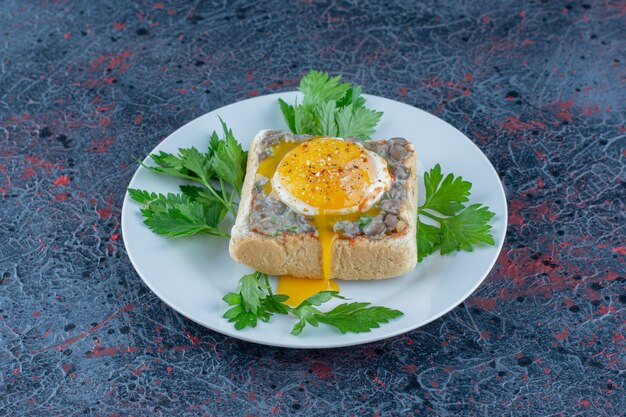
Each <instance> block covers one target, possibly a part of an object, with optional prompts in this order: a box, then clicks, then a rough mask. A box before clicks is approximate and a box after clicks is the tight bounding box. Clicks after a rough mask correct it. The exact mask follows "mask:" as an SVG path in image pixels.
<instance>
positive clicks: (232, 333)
mask: <svg viewBox="0 0 626 417" xmlns="http://www.w3.org/2000/svg"><path fill="white" fill-rule="evenodd" d="M298 94H301V93H300V92H299V91H295V90H291V91H283V92H278V93H272V94H265V95H260V96H256V97H251V98H247V99H244V100H239V101H236V102H233V103H229V104H227V105H225V106H221V107H218V108H215V109H213V110H210V111H208V112H205V113H203V114H201V115H200V116H197V117H195V118H193V119H191V120H189V121H188V122H187V123H185V124H183V125H182V126H180V127H179V128H177V129H176V130H174V131H172V132H171V133H170V134H168V135H167V136H166V137H165V138H164V139H163V140H162V141H160V142H159V143H158V144H157V145H155V146H154V147H153V148H152V150H151V151H150V152H149V153H148V154H147V155H146V156H145V158H144V159H143V160H142V162H143V163H145V162H147V161H148V158H149V157H150V155H151V154H152V153H153V152H154V150H155V149H156V148H158V147H159V146H160V145H161V144H163V143H164V142H166V141H167V140H168V139H169V138H170V137H171V136H172V135H174V134H176V133H177V132H178V131H179V130H181V129H183V128H185V127H186V126H187V125H189V124H190V123H193V122H195V121H196V120H197V119H199V118H202V117H205V116H206V115H208V114H210V113H213V112H217V111H220V110H222V109H226V108H229V107H232V106H235V105H238V104H241V103H244V102H249V101H255V100H259V99H261V98H271V97H282V96H285V95H296V96H297V95H298ZM363 97H364V98H365V99H369V98H376V99H383V100H389V101H393V102H395V103H399V104H401V105H403V106H409V107H411V108H412V109H413V110H415V111H419V112H424V113H427V114H428V115H429V116H432V117H435V118H436V119H437V120H439V121H440V122H443V123H445V124H446V125H448V126H449V127H451V128H453V129H454V130H456V131H458V132H459V133H460V134H461V135H463V136H464V137H465V139H467V140H468V141H469V142H470V144H471V145H472V146H473V147H474V148H475V149H476V150H477V151H478V153H479V154H480V156H481V157H482V158H483V160H484V162H486V163H487V166H488V167H489V169H490V170H491V172H492V174H493V175H494V176H495V178H497V179H498V184H499V186H500V187H499V191H500V192H499V193H498V194H499V197H500V199H501V200H502V201H501V203H502V204H503V207H504V212H503V213H502V219H503V227H502V230H501V231H500V235H499V236H498V237H499V239H495V240H496V242H498V241H499V242H500V243H499V245H497V251H496V255H495V256H494V257H493V259H492V260H491V262H490V264H489V267H488V268H486V270H485V272H484V273H483V275H482V277H481V278H480V279H479V280H477V281H476V283H475V285H474V286H472V287H471V288H470V289H469V290H468V291H467V292H466V293H465V294H464V295H463V296H462V297H461V298H460V299H459V300H458V301H456V302H454V303H452V304H451V305H450V306H449V307H448V308H447V309H444V310H442V311H441V312H440V313H438V314H436V315H433V316H432V317H429V318H427V319H426V320H422V321H420V322H418V323H417V324H415V323H411V324H410V325H409V326H405V327H403V328H401V329H398V330H395V331H392V332H388V333H383V334H380V335H375V333H372V336H373V337H372V338H370V339H368V340H367V341H351V339H350V337H349V335H348V334H343V335H342V336H347V337H346V339H345V342H344V341H343V340H344V339H341V341H337V342H330V343H323V344H321V345H316V346H302V345H292V344H290V343H282V342H276V343H272V342H265V341H259V340H258V339H257V338H256V337H253V336H250V335H248V334H246V332H241V331H238V330H236V329H235V328H234V327H231V328H226V327H224V328H222V327H217V326H213V325H211V324H207V323H205V322H202V321H199V320H197V319H194V318H192V317H189V316H188V315H187V314H185V313H184V312H183V311H181V310H180V309H178V308H177V307H174V306H173V305H172V304H170V303H169V302H168V301H167V300H166V297H165V296H164V295H162V294H161V293H160V291H158V290H157V289H156V288H154V287H153V286H152V285H151V284H150V282H149V280H147V279H146V278H145V277H144V274H143V273H142V272H141V271H140V270H139V269H138V268H137V266H136V265H137V263H136V262H137V261H136V258H135V257H134V254H133V250H132V249H131V248H130V247H129V246H128V245H127V243H126V236H128V232H127V227H128V226H127V220H125V219H126V217H128V216H126V215H125V214H124V213H125V212H127V210H128V208H127V204H129V203H130V202H131V199H130V196H129V193H128V188H130V186H131V184H132V183H133V182H134V181H135V178H136V177H137V175H138V174H139V172H140V171H141V170H143V169H145V168H143V167H142V166H141V165H139V166H138V167H137V169H136V170H135V172H134V174H133V176H132V177H131V179H130V181H129V182H128V185H127V187H126V190H125V192H124V200H123V202H122V209H121V213H120V217H121V221H120V224H121V232H122V240H123V242H124V248H125V250H126V254H127V256H128V258H129V260H130V262H131V265H132V266H133V269H134V270H135V272H136V273H137V275H139V277H140V278H141V280H142V281H143V284H144V285H146V286H147V287H148V288H149V289H150V291H152V292H153V293H154V295H156V296H157V297H158V298H159V299H160V300H161V301H162V302H164V303H165V304H166V305H167V306H168V307H169V308H171V309H172V310H174V311H176V312H177V313H178V314H180V315H182V316H183V317H185V318H187V319H188V320H191V321H192V322H194V323H197V324H199V325H200V326H202V327H205V328H207V329H209V330H212V331H214V332H217V333H220V334H223V335H226V336H229V337H233V338H235V339H239V340H243V341H245V342H251V343H255V344H258V345H263V346H272V347H280V348H290V349H332V348H341V347H348V346H358V345H364V344H368V343H374V342H378V341H381V340H385V339H389V338H392V337H395V336H399V335H402V334H405V333H408V332H411V331H413V330H416V329H418V328H420V327H422V326H425V325H427V324H429V323H432V322H433V321H435V320H437V319H439V318H440V317H442V316H444V315H446V314H447V313H449V312H450V311H452V310H453V309H455V308H456V307H457V306H459V305H460V304H461V303H463V302H464V301H465V300H467V298H469V296H471V295H472V294H473V293H474V291H476V289H477V288H478V287H479V286H480V285H481V284H482V283H483V282H484V280H485V279H486V278H487V276H488V275H489V273H490V272H491V271H492V270H493V267H494V265H495V263H496V262H497V260H498V257H499V256H500V253H501V252H502V248H503V246H504V241H505V239H506V231H507V228H508V210H509V209H508V204H507V198H506V191H505V189H504V186H503V184H502V179H501V178H500V176H499V175H498V173H497V171H496V170H495V168H494V166H493V164H492V163H491V161H490V160H489V158H487V156H486V155H485V154H484V152H483V151H482V150H481V149H480V148H479V147H478V145H476V143H474V141H473V140H471V139H470V138H469V137H468V136H467V135H466V134H465V133H463V132H462V131H461V130H459V129H457V128H456V127H454V126H452V125H451V124H450V123H448V122H447V121H445V120H444V119H442V118H440V117H437V116H436V115H434V114H432V113H429V112H427V111H425V110H423V109H420V108H418V107H415V106H413V105H411V104H407V103H404V102H401V101H398V100H394V99H391V98H387V97H383V96H377V95H373V94H363ZM437 256H442V255H440V254H438V255H437ZM220 319H223V318H222V317H220ZM376 330H378V329H376Z"/></svg>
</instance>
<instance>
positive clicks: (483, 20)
mask: <svg viewBox="0 0 626 417" xmlns="http://www.w3.org/2000/svg"><path fill="white" fill-rule="evenodd" d="M480 20H481V21H482V22H483V23H489V22H491V18H490V17H489V16H483V17H482V19H480Z"/></svg>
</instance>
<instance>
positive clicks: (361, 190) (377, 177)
mask: <svg viewBox="0 0 626 417" xmlns="http://www.w3.org/2000/svg"><path fill="white" fill-rule="evenodd" d="M271 184H272V189H273V191H274V193H275V195H276V196H277V197H278V199H279V200H281V201H282V202H283V203H284V204H286V205H287V206H289V207H290V208H291V209H293V210H294V211H296V212H298V213H300V214H302V215H305V216H318V215H325V216H328V215H342V214H349V213H356V212H364V211H367V210H368V209H369V208H371V207H372V206H373V205H374V204H376V203H377V202H378V201H379V200H380V199H381V198H382V196H383V194H384V193H385V191H387V190H388V189H389V188H390V186H391V176H390V175H389V170H388V168H387V162H386V161H385V160H384V159H383V158H381V157H380V156H379V155H377V154H376V153H374V152H370V151H368V150H367V149H365V148H364V147H363V146H362V145H361V144H359V143H356V142H350V141H346V140H343V139H338V138H316V139H312V140H309V141H306V142H303V143H301V144H300V145H298V146H297V147H295V148H293V149H292V150H290V151H289V152H288V153H287V154H286V155H285V156H284V157H283V158H282V160H281V161H280V162H279V164H278V166H277V167H276V171H275V173H274V175H273V177H272V179H271Z"/></svg>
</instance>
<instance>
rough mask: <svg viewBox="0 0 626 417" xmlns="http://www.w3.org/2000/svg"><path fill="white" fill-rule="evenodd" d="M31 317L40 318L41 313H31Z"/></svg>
mask: <svg viewBox="0 0 626 417" xmlns="http://www.w3.org/2000/svg"><path fill="white" fill-rule="evenodd" d="M33 317H41V312H39V311H34V312H33Z"/></svg>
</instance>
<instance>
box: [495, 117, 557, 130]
mask: <svg viewBox="0 0 626 417" xmlns="http://www.w3.org/2000/svg"><path fill="white" fill-rule="evenodd" d="M545 127H546V125H544V124H543V123H541V122H538V121H536V120H531V121H530V122H528V123H525V122H522V121H521V120H520V119H518V118H517V117H513V116H511V117H507V118H506V119H504V121H503V122H502V129H504V130H506V131H507V132H509V133H514V132H520V131H525V130H537V129H544V128H545Z"/></svg>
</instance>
